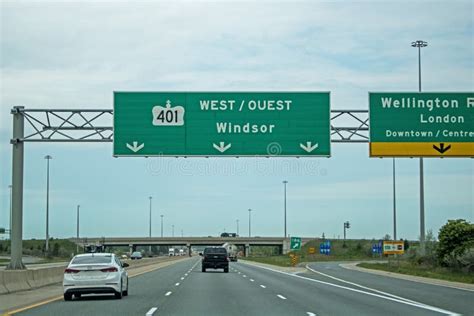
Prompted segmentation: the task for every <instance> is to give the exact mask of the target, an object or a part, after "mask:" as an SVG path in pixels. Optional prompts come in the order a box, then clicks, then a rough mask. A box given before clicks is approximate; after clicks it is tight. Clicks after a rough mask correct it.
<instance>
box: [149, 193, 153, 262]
mask: <svg viewBox="0 0 474 316" xmlns="http://www.w3.org/2000/svg"><path fill="white" fill-rule="evenodd" d="M148 199H150V220H149V221H148V224H149V225H148V237H150V239H151V200H152V199H153V197H151V196H149V197H148ZM148 252H149V253H151V245H150V246H149V247H148Z"/></svg>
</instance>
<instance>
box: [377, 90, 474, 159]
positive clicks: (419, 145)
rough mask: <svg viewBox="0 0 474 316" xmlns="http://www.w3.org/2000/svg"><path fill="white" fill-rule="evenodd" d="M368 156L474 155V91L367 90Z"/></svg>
mask: <svg viewBox="0 0 474 316" xmlns="http://www.w3.org/2000/svg"><path fill="white" fill-rule="evenodd" d="M369 120H370V156H372V157H384V156H385V157H415V156H416V157H474V93H472V92H374V93H369Z"/></svg>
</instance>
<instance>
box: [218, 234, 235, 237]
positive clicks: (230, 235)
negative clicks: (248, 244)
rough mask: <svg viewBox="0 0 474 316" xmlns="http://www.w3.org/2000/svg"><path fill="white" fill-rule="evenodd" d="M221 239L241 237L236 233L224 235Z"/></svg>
mask: <svg viewBox="0 0 474 316" xmlns="http://www.w3.org/2000/svg"><path fill="white" fill-rule="evenodd" d="M221 237H239V235H237V234H236V233H222V234H221Z"/></svg>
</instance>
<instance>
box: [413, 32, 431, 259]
mask: <svg viewBox="0 0 474 316" xmlns="http://www.w3.org/2000/svg"><path fill="white" fill-rule="evenodd" d="M411 46H412V47H416V48H418V92H421V48H423V47H426V46H428V42H425V41H420V40H418V41H414V42H412V43H411ZM423 180H424V179H423V158H420V244H421V245H420V246H421V251H422V252H423V251H424V244H425V188H424V181H423Z"/></svg>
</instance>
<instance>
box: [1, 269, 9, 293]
mask: <svg viewBox="0 0 474 316" xmlns="http://www.w3.org/2000/svg"><path fill="white" fill-rule="evenodd" d="M4 283H5V282H4V281H3V273H0V295H1V294H6V293H8V290H7V288H6V287H5V285H3V284H4Z"/></svg>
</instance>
